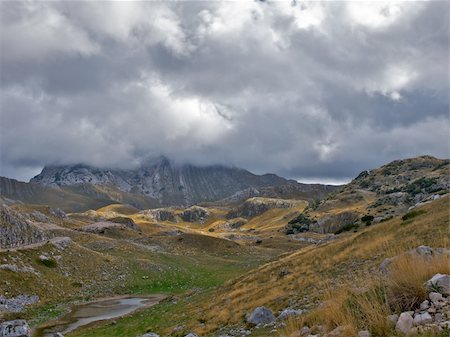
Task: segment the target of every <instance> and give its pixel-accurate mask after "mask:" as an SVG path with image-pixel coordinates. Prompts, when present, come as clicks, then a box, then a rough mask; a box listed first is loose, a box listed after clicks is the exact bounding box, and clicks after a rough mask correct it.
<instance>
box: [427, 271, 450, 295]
mask: <svg viewBox="0 0 450 337" xmlns="http://www.w3.org/2000/svg"><path fill="white" fill-rule="evenodd" d="M425 284H426V287H427V289H428V290H429V291H435V292H439V293H441V294H443V295H450V275H447V274H436V275H434V276H433V277H432V278H431V279H429V280H428V281H427V282H426V283H425Z"/></svg>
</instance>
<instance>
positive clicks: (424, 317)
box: [413, 312, 433, 326]
mask: <svg viewBox="0 0 450 337" xmlns="http://www.w3.org/2000/svg"><path fill="white" fill-rule="evenodd" d="M432 322H433V318H432V317H431V315H430V314H429V313H428V312H424V313H422V314H416V315H415V316H414V321H413V323H414V325H415V326H418V325H425V324H428V323H432Z"/></svg>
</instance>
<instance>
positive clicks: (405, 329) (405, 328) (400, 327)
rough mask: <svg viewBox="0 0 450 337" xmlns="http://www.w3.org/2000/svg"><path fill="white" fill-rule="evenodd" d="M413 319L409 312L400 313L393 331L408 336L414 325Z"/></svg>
mask: <svg viewBox="0 0 450 337" xmlns="http://www.w3.org/2000/svg"><path fill="white" fill-rule="evenodd" d="M413 322H414V319H413V317H412V316H411V314H410V313H409V312H402V313H401V314H400V317H399V318H398V321H397V324H396V325H395V330H397V331H399V332H401V333H404V334H405V335H408V334H409V333H410V332H411V329H412V328H413V325H414V323H413Z"/></svg>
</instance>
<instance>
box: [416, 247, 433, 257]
mask: <svg viewBox="0 0 450 337" xmlns="http://www.w3.org/2000/svg"><path fill="white" fill-rule="evenodd" d="M416 253H417V254H419V255H420V256H431V255H432V254H433V248H431V247H429V246H419V247H417V248H416Z"/></svg>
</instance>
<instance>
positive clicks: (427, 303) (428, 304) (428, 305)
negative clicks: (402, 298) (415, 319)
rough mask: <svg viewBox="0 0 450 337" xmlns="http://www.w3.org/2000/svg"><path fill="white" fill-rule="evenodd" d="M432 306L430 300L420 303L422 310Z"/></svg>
mask: <svg viewBox="0 0 450 337" xmlns="http://www.w3.org/2000/svg"><path fill="white" fill-rule="evenodd" d="M429 307H430V301H428V300H425V301H423V302H422V303H420V310H422V311H424V310H427V309H428V308H429Z"/></svg>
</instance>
